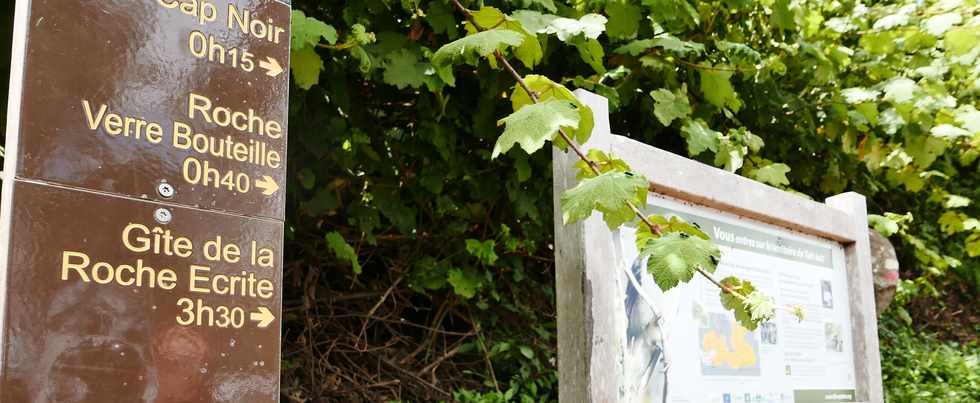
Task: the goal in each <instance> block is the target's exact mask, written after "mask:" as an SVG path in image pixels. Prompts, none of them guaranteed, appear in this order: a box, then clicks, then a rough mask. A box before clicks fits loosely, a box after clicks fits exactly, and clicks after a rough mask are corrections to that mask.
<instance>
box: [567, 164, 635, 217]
mask: <svg viewBox="0 0 980 403" xmlns="http://www.w3.org/2000/svg"><path fill="white" fill-rule="evenodd" d="M649 186H650V183H649V182H647V180H646V178H644V177H642V176H639V175H634V174H630V173H625V172H607V173H604V174H602V175H599V176H596V177H594V178H588V179H584V180H582V181H581V182H579V184H578V186H575V187H574V188H572V189H569V190H568V191H566V192H565V193H564V194H562V195H561V210H562V221H563V222H564V223H566V224H571V223H574V222H578V221H581V220H584V219H586V218H588V217H589V216H590V215H592V211H593V210H598V211H599V212H601V213H602V214H603V218H604V219H605V220H606V224H608V225H609V227H610V228H616V227H618V226H620V225H621V224H623V223H624V222H626V221H629V220H630V219H631V217H632V215H633V211H632V210H631V209H630V208H629V206H628V205H627V204H626V203H627V202H632V203H633V204H634V205H636V206H643V205H646V198H647V188H648V187H649Z"/></svg>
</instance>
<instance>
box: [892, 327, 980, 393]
mask: <svg viewBox="0 0 980 403" xmlns="http://www.w3.org/2000/svg"><path fill="white" fill-rule="evenodd" d="M879 333H880V334H881V349H882V363H881V364H882V372H883V373H882V376H883V378H884V383H885V389H886V390H887V393H888V397H889V401H892V402H924V401H942V402H950V403H953V402H963V403H966V402H978V401H980V346H978V345H976V344H971V345H967V346H961V345H958V344H956V343H953V342H943V341H940V340H937V339H936V336H935V335H933V334H930V333H928V332H917V331H915V330H913V328H911V327H908V326H907V325H906V324H905V323H901V322H899V321H897V320H896V319H893V318H886V319H885V320H883V321H881V327H880V328H879Z"/></svg>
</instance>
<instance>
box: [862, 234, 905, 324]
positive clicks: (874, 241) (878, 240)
mask: <svg viewBox="0 0 980 403" xmlns="http://www.w3.org/2000/svg"><path fill="white" fill-rule="evenodd" d="M868 232H870V235H871V269H872V271H873V273H874V284H875V312H876V313H877V314H878V315H879V316H880V315H881V313H882V312H884V311H885V310H886V309H888V305H890V304H891V303H892V300H893V299H895V291H896V290H897V288H898V280H899V273H898V256H897V255H896V254H895V247H894V246H893V245H892V244H891V242H889V241H888V238H885V237H884V236H882V235H881V234H879V233H878V231H875V230H873V229H869V230H868Z"/></svg>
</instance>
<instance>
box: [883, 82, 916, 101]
mask: <svg viewBox="0 0 980 403" xmlns="http://www.w3.org/2000/svg"><path fill="white" fill-rule="evenodd" d="M918 89H919V86H918V85H917V84H916V83H915V81H912V80H909V79H907V78H904V77H899V78H895V79H892V80H889V81H888V83H886V84H885V87H884V90H885V96H884V98H883V99H884V100H886V101H891V102H894V103H896V104H903V103H906V102H909V101H911V100H912V98H914V97H915V93H916V91H917V90H918Z"/></svg>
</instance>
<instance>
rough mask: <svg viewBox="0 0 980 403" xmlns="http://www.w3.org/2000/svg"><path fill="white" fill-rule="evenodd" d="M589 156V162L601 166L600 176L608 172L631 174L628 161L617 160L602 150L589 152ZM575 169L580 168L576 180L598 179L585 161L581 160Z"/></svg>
mask: <svg viewBox="0 0 980 403" xmlns="http://www.w3.org/2000/svg"><path fill="white" fill-rule="evenodd" d="M587 156H588V157H589V160H590V161H592V162H595V163H596V165H598V166H599V174H604V173H606V172H629V171H630V166H629V165H627V164H626V161H623V160H621V159H618V158H615V157H613V156H612V155H608V154H606V153H605V152H603V151H602V150H598V149H595V148H593V149H591V150H589V152H588V154H587ZM575 167H576V168H578V174H577V175H576V178H578V179H579V180H582V179H586V178H594V177H596V173H595V172H593V171H592V168H590V167H589V164H588V163H587V162H585V161H583V160H579V161H578V162H576V163H575Z"/></svg>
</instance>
